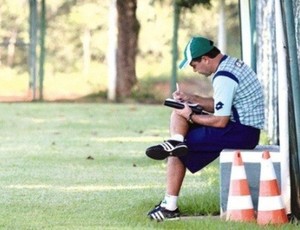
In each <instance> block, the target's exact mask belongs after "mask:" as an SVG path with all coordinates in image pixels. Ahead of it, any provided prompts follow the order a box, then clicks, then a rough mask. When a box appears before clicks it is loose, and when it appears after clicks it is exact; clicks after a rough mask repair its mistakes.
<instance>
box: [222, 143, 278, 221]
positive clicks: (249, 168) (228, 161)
mask: <svg viewBox="0 0 300 230" xmlns="http://www.w3.org/2000/svg"><path fill="white" fill-rule="evenodd" d="M236 151H237V150H233V149H225V150H223V151H222V152H221V154H220V215H221V217H223V216H224V214H225V213H226V210H227V200H228V193H229V185H230V175H231V165H232V161H233V158H234V154H235V152H236ZM264 151H269V152H270V155H271V160H272V162H273V165H274V169H275V174H276V177H277V181H278V185H279V187H280V186H281V173H280V170H281V164H280V162H281V156H280V150H279V146H277V145H268V146H256V148H255V149H252V150H240V152H241V156H242V160H243V162H244V166H245V171H246V176H247V179H248V183H249V188H250V192H251V197H252V202H253V207H254V210H257V205H258V194H259V182H260V162H261V159H262V153H263V152H264Z"/></svg>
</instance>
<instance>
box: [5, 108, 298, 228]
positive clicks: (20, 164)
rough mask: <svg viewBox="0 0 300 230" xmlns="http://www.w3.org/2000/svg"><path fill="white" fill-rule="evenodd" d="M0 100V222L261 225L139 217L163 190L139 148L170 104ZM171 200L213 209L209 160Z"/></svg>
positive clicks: (193, 209)
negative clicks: (156, 220)
mask: <svg viewBox="0 0 300 230" xmlns="http://www.w3.org/2000/svg"><path fill="white" fill-rule="evenodd" d="M0 109H1V111H2V112H1V115H0V125H1V133H0V140H1V145H0V159H1V160H0V164H1V165H0V191H1V196H0V228H1V229H260V228H259V227H258V226H257V225H256V224H245V223H231V222H225V221H222V220H219V219H217V218H209V217H207V218H203V219H199V218H188V219H184V220H180V221H171V222H163V223H156V222H154V221H150V220H148V219H147V217H146V213H147V212H148V211H149V210H150V209H151V208H152V207H153V206H154V205H155V204H157V203H158V202H159V201H160V199H161V198H162V197H163V195H164V191H165V189H164V182H165V174H164V173H165V168H166V165H165V162H164V161H154V160H151V159H148V158H147V157H146V156H145V154H144V150H145V148H147V147H148V146H149V145H152V144H154V143H157V142H160V141H162V140H164V139H166V138H167V137H168V128H167V127H168V117H169V114H170V110H169V109H166V108H164V107H163V106H159V105H138V104H96V103H94V104H92V103H90V104H87V103H84V104H83V103H2V104H0ZM179 205H180V208H181V211H182V212H183V214H185V215H189V216H195V215H196V216H199V215H207V216H210V215H212V214H216V213H218V212H219V171H218V162H214V163H213V164H212V165H210V166H209V167H207V168H206V169H204V170H203V171H201V172H199V173H197V174H194V175H192V174H190V173H188V174H187V177H186V180H185V182H184V185H183V189H182V193H181V197H180V200H179ZM294 227H295V226H294V225H291V224H288V225H285V226H282V228H281V229H293V228H294ZM265 229H278V228H276V227H266V228H265Z"/></svg>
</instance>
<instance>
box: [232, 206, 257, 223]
mask: <svg viewBox="0 0 300 230" xmlns="http://www.w3.org/2000/svg"><path fill="white" fill-rule="evenodd" d="M226 220H227V221H228V220H229V221H238V222H251V221H255V215H254V210H253V209H244V210H228V211H227V214H226Z"/></svg>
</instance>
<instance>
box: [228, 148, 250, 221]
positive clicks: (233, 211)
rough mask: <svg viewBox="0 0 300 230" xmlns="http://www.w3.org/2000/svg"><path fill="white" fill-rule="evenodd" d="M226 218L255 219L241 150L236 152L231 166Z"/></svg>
mask: <svg viewBox="0 0 300 230" xmlns="http://www.w3.org/2000/svg"><path fill="white" fill-rule="evenodd" d="M226 220H232V221H239V222H249V221H255V216H254V209H253V203H252V199H251V194H250V189H249V184H248V180H247V177H246V171H245V167H244V163H243V160H242V156H241V153H240V152H239V151H237V152H235V155H234V159H233V164H232V167H231V176H230V187H229V195H228V202H227V213H226Z"/></svg>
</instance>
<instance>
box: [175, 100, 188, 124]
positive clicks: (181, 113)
mask: <svg viewBox="0 0 300 230" xmlns="http://www.w3.org/2000/svg"><path fill="white" fill-rule="evenodd" d="M175 112H176V114H177V115H179V116H181V117H184V118H185V119H186V120H188V119H189V116H190V114H191V113H192V109H191V108H190V107H189V106H188V104H187V103H184V108H183V109H175Z"/></svg>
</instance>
